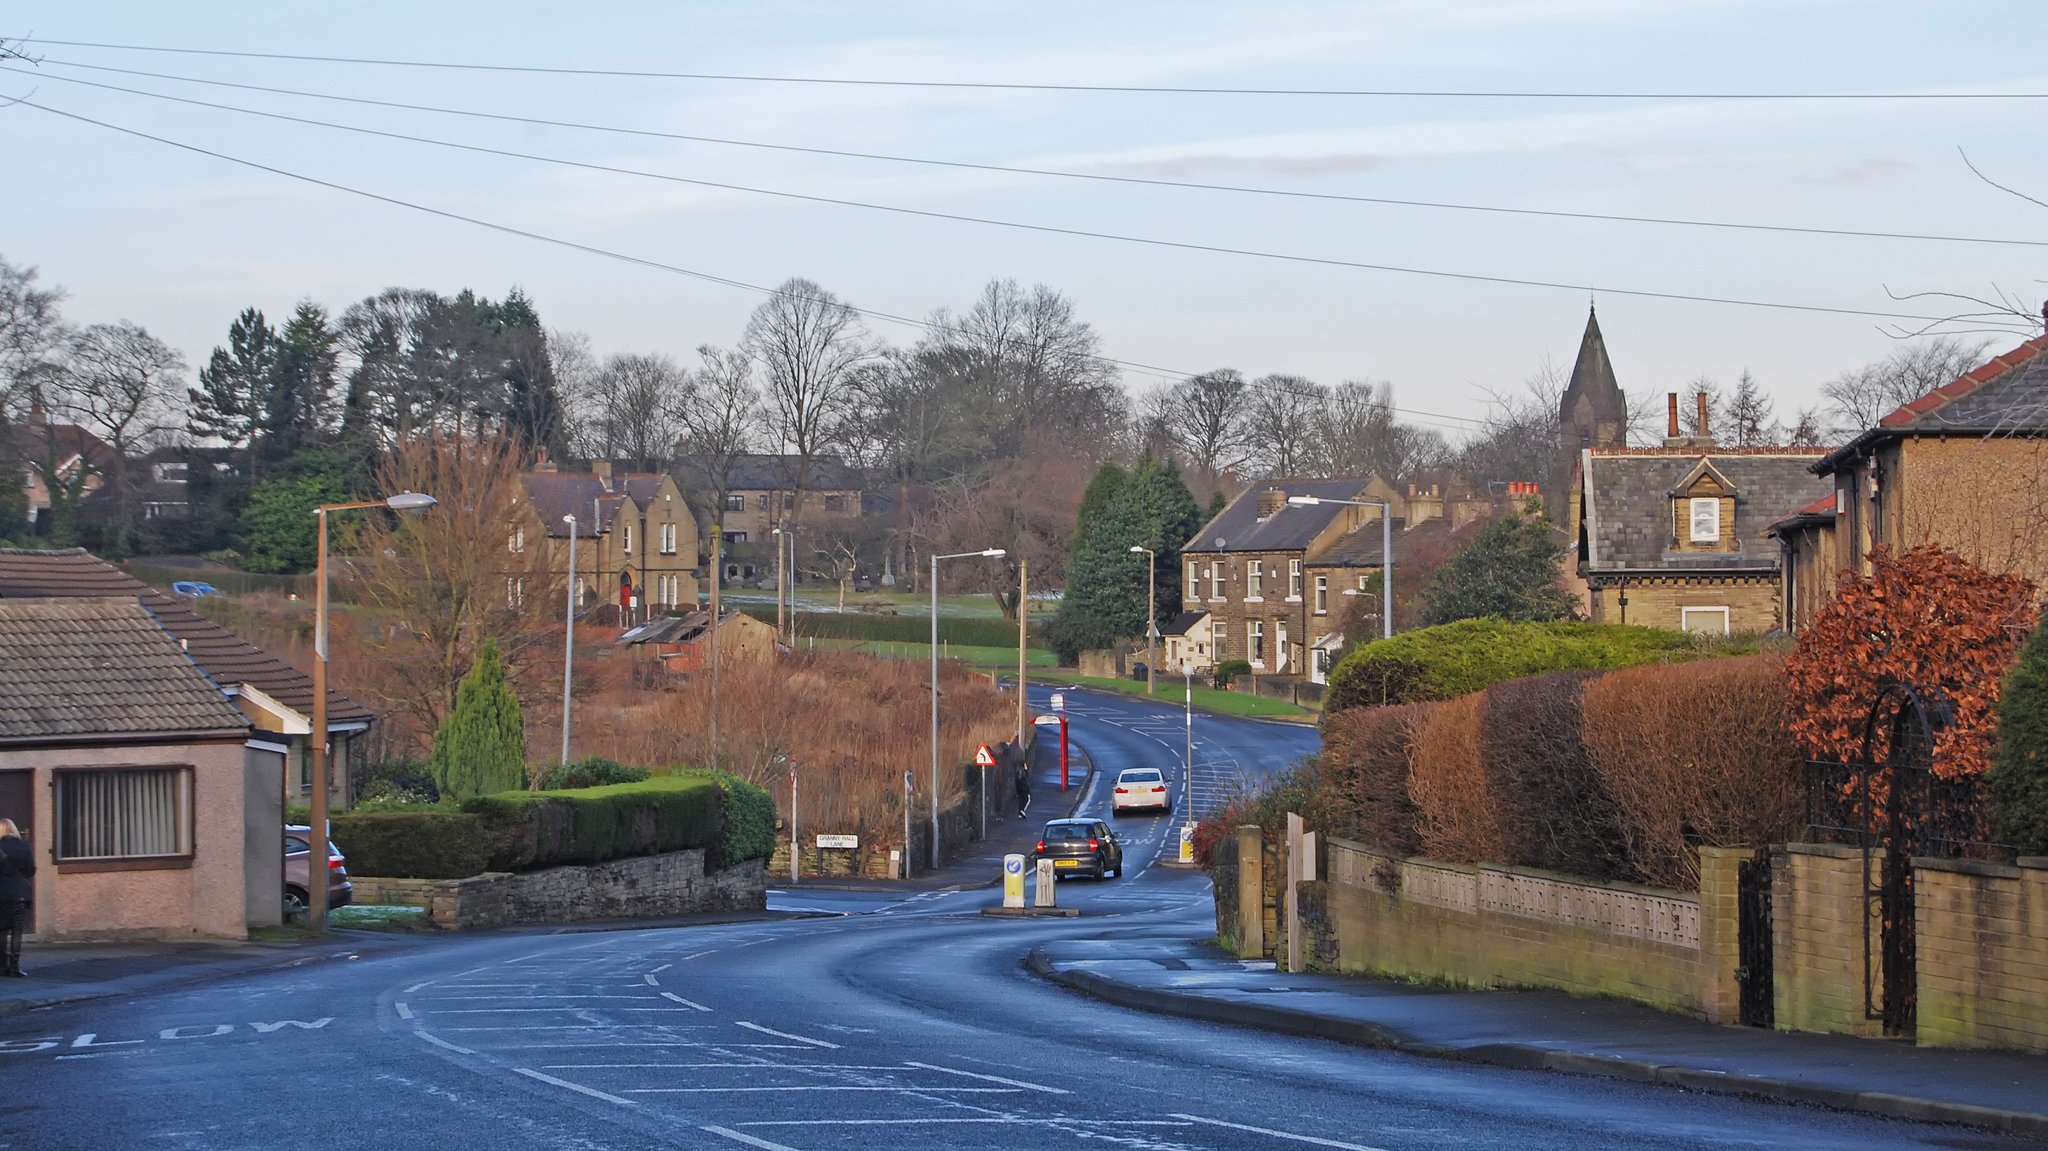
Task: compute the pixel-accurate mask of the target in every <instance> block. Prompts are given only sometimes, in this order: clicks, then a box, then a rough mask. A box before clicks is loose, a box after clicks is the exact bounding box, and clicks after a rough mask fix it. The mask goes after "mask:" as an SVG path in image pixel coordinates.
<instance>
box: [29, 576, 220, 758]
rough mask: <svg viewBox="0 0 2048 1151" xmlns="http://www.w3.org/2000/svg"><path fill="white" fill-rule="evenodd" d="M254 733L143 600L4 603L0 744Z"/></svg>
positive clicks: (110, 598)
mask: <svg viewBox="0 0 2048 1151" xmlns="http://www.w3.org/2000/svg"><path fill="white" fill-rule="evenodd" d="M248 727H249V721H248V720H247V719H246V718H244V717H243V715H242V713H241V712H240V711H237V710H236V709H235V705H234V704H232V703H229V702H228V699H227V696H226V695H225V694H223V693H222V691H221V688H220V685H219V684H217V683H215V682H214V681H213V680H211V679H209V678H207V675H206V673H205V672H203V671H201V670H200V668H199V665H198V664H196V663H194V662H193V660H192V659H191V657H190V656H188V655H187V654H186V653H185V652H184V651H182V650H180V648H179V646H178V641H177V640H176V638H174V637H173V636H172V635H171V633H170V632H169V631H167V630H165V629H164V627H163V626H162V625H161V624H160V623H159V622H158V621H157V620H156V618H155V617H153V616H152V615H151V614H150V613H149V612H148V611H147V610H145V609H144V608H143V606H142V604H141V603H140V602H139V601H138V600H137V599H135V598H134V597H132V596H130V597H108V598H104V599H102V598H66V599H9V600H0V740H4V741H17V740H41V739H50V738H53V737H91V736H138V735H209V734H221V735H233V734H236V733H239V732H245V731H247V730H248Z"/></svg>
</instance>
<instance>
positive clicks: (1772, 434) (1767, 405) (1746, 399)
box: [1725, 368, 1778, 448]
mask: <svg viewBox="0 0 2048 1151" xmlns="http://www.w3.org/2000/svg"><path fill="white" fill-rule="evenodd" d="M1725 427H1726V431H1727V440H1728V443H1730V444H1732V445H1734V446H1735V447H1738V448H1761V447H1765V446H1767V445H1770V444H1775V443H1777V442H1778V421H1777V419H1776V417H1775V416H1774V415H1773V414H1772V404H1771V397H1770V396H1769V395H1768V394H1766V393H1765V392H1764V390H1763V388H1762V387H1761V386H1760V385H1758V383H1757V382H1756V377H1755V376H1754V375H1751V374H1750V371H1749V369H1748V368H1744V369H1742V375H1741V376H1740V377H1738V378H1737V379H1736V381H1735V391H1734V393H1733V394H1732V395H1730V396H1729V397H1728V403H1727V419H1726V421H1725Z"/></svg>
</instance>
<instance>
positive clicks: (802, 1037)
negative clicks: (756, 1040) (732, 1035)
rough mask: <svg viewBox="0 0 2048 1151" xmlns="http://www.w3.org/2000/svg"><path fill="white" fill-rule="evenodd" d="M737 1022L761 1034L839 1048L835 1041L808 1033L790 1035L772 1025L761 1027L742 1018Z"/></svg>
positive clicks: (835, 1049) (816, 1045)
mask: <svg viewBox="0 0 2048 1151" xmlns="http://www.w3.org/2000/svg"><path fill="white" fill-rule="evenodd" d="M738 1023H739V1026H741V1027H744V1028H746V1029H747V1030H749V1031H759V1032H760V1033H761V1034H763V1035H773V1036H774V1037H776V1038H777V1039H793V1040H795V1041H796V1042H798V1043H808V1044H810V1045H811V1046H813V1047H825V1048H829V1049H831V1050H833V1051H837V1050H839V1045H838V1044H837V1043H828V1042H826V1041H825V1040H823V1039H812V1038H811V1037H810V1036H808V1035H791V1034H790V1033H789V1032H787V1031H777V1030H775V1029H774V1028H772V1027H763V1026H761V1025H760V1024H758V1023H748V1022H746V1021H744V1020H740V1021H738Z"/></svg>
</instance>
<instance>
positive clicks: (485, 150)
mask: <svg viewBox="0 0 2048 1151" xmlns="http://www.w3.org/2000/svg"><path fill="white" fill-rule="evenodd" d="M18 71H19V70H18V69H13V68H5V67H0V72H18ZM72 82H73V83H85V84H91V83H92V82H91V81H80V80H73V81H72ZM92 86H94V87H102V88H111V87H113V86H112V85H103V84H93V85H92ZM117 90H119V91H124V92H134V93H135V94H137V95H142V96H153V97H156V98H158V99H164V100H171V101H175V102H177V103H181V104H195V105H200V106H203V107H208V108H217V109H221V110H223V111H229V112H239V113H243V114H245V115H251V116H261V117H264V118H266V119H273V120H283V121H287V122H290V123H296V124H305V125H309V126H313V127H322V128H332V129H336V130H339V131H344V132H355V133H359V134H362V135H367V136H378V137H383V138H386V139H393V140H404V141H408V142H412V143H420V144H428V145H433V146H436V147H444V148H453V149H456V150H459V151H465V152H476V153H481V154H485V155H493V156H502V157H507V158H511V159H520V160H530V161H534V162H537V163H543V164H555V165H560V166H563V167H570V168H581V169H585V170H588V171H597V172H607V173H612V174H615V175H622V176H636V177H641V178H645V179H652V180H661V181H664V182H668V183H676V184H687V185H691V186H694V187H703V188H716V189H720V190H723V191H733V192H745V193H749V194H753V195H760V196H771V197H775V198H778V199H786V200H797V201H802V202H806V203H815V204H829V205H833V206H835V207H845V208H860V209H863V210H867V211H876V212H888V213H892V214H896V215H904V216H916V217H921V218H924V219H934V220H948V221H952V222H955V223H965V224H979V225H983V226H987V227H996V228H1010V229H1015V230H1019V231H1027V232H1038V233H1043V234H1048V235H1057V236H1072V237H1076V238H1079V239H1090V240H1107V241H1111V242H1114V243H1123V244H1137V245H1142V246H1145V247H1154V248H1167V249H1172V250H1177V251H1189V252H1203V253H1208V254H1211V255H1226V256H1241V257H1245V258H1248V259H1257V260H1271V261H1276V262H1280V263H1289V264H1309V265H1315V266H1319V267H1332V268H1349V269H1354V270H1359V271H1373V272H1390V273H1395V274H1399V275H1409V276H1427V277H1431V278H1434V279H1447V280H1460V281H1466V282H1473V283H1486V284H1507V285H1513V286H1517V287H1530V288H1553V289H1564V290H1568V291H1572V292H1580V293H1589V294H1592V295H1614V296H1634V297H1638V298H1643V299H1657V300H1678V301H1683V302H1687V303H1702V304H1722V305H1727V306H1732V307H1744V308H1768V309H1774V310H1780V311H1795V312H1812V313H1820V314H1825V315H1838V316H1859V317H1866V318H1871V319H1881V320H1910V321H1914V322H1917V323H1939V322H1940V318H1939V317H1934V316H1922V315H1915V314H1910V313H1899V312H1879V311H1868V310H1863V309H1856V308H1838V307H1831V306H1828V305H1824V304H1795V303H1785V302H1782V301H1769V300H1745V299H1739V298H1736V297H1729V296H1703V295H1695V294H1691V293H1684V292H1660V291H1653V290H1650V289H1644V288H1608V287H1597V286H1593V285H1588V284H1572V283H1565V282H1562V281H1557V280H1535V279H1527V278H1522V277H1515V276H1495V275H1488V274H1485V273H1480V272H1452V271H1445V270H1442V269H1437V268H1413V267H1407V266H1403V265H1399V264H1378V263H1371V262H1367V261H1363V260H1343V259H1338V258H1336V257H1334V256H1308V255H1302V254H1299V253H1290V252H1268V251H1263V250H1260V249H1256V248H1235V247H1229V246H1226V245H1221V244H1202V243H1196V242H1194V241H1189V240H1165V239H1158V238H1155V237H1148V236H1129V235H1123V234H1121V233H1116V232H1097V231H1091V230H1088V229H1084V228H1066V227H1060V226H1057V225H1053V224H1031V223H1024V222H1021V221H1016V220H1001V219H996V218H994V217H989V216H969V215H964V214H961V213H956V212H941V211H938V210H936V209H930V208H907V207H902V206H900V205H894V204H875V203H869V202H867V201H862V200H847V199H842V198H839V197H834V196H817V195H811V194H809V193H804V192H790V191H785V190H782V189H775V188H758V187H753V186H750V185H746V184H732V183H726V182H724V181H718V180H703V179H697V178H694V177H689V176H674V175H668V174H664V173H659V172H646V171H642V170H639V169H636V168H621V167H615V166H613V165H609V164H595V163H589V162H585V161H581V160H567V159H562V158H560V157H555V156H541V155H536V154H534V153H530V152H515V151H510V150H507V149H502V148H489V147H485V146H483V145H479V144H463V143H457V142H453V141H448V140H437V139H434V138H432V137H427V136H413V135H408V134H406V133H402V132H386V131H382V130H380V129H375V128H362V127H356V126H353V125H348V124H336V123H331V122H329V121H325V120H313V119H308V118H305V117H301V116H290V115H286V114H284V113H282V112H263V111H258V110H256V109H252V108H241V107H236V106H235V105H232V104H216V103H212V102H210V101H205V100H194V99H190V98H188V97H183V96H169V95H164V94H162V93H155V92H142V91H139V90H136V89H127V88H121V89H117ZM23 102H24V103H28V101H23ZM31 106H32V107H38V108H42V109H43V110H44V111H51V112H54V111H56V109H53V108H49V107H47V106H45V105H35V104H31ZM59 114H60V115H71V114H70V113H59ZM75 118H78V119H84V117H75ZM90 122H92V123H99V124H101V126H103V127H114V126H113V125H111V124H104V123H102V122H100V121H90ZM117 130H120V131H126V130H127V129H117ZM136 134H138V135H141V134H142V133H136ZM149 138H150V139H156V140H159V141H160V142H163V143H170V142H171V141H168V140H162V138H160V137H154V136H152V137H149ZM179 146H184V145H179ZM208 154H209V155H221V154H219V153H208ZM221 158H224V159H225V158H229V157H226V156H224V155H223V156H222V157H221ZM258 166H261V165H258ZM268 170H271V171H278V170H277V169H268ZM334 186H336V187H339V185H334ZM755 290H765V289H758V288H757V289H755Z"/></svg>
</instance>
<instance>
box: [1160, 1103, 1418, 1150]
mask: <svg viewBox="0 0 2048 1151" xmlns="http://www.w3.org/2000/svg"><path fill="white" fill-rule="evenodd" d="M1172 1115H1173V1117H1174V1118H1175V1119H1185V1120H1187V1121H1188V1122H1190V1123H1206V1124H1208V1125H1209V1126H1211V1127H1228V1128H1229V1129H1230V1130H1232V1131H1249V1132H1251V1133H1252V1134H1254V1135H1270V1136H1272V1137H1273V1138H1275V1139H1288V1140H1292V1141H1293V1142H1296V1143H1308V1144H1312V1145H1314V1146H1317V1147H1335V1148H1338V1149H1339V1151H1386V1149H1385V1148H1383V1147H1368V1146H1366V1145H1365V1144H1363V1143H1345V1142H1343V1141H1341V1140H1337V1139H1319V1138H1317V1137H1316V1136H1314V1135H1296V1134H1294V1133H1293V1132H1290V1131H1275V1130H1273V1129H1272V1128H1270V1127H1253V1126H1251V1125H1250V1124H1247V1123H1226V1122H1224V1121H1223V1120H1221V1119H1204V1118H1202V1117H1201V1116H1200V1115H1183V1114H1181V1113H1180V1112H1178V1111H1175V1112H1172Z"/></svg>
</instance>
